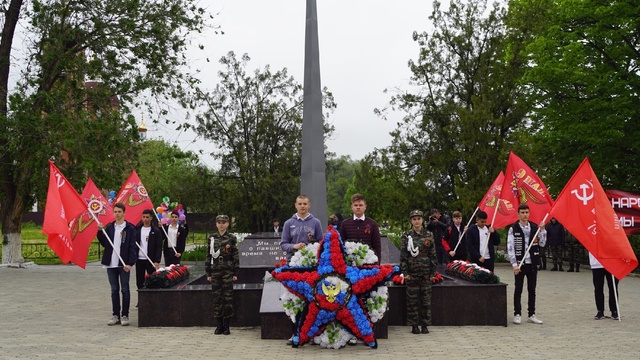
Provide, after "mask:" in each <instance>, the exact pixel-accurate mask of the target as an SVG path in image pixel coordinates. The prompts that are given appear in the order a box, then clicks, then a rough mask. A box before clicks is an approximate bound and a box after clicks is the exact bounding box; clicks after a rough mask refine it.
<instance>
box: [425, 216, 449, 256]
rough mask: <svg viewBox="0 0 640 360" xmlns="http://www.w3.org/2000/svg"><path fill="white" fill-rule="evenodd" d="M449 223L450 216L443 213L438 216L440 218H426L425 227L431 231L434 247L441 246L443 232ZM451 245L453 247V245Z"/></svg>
mask: <svg viewBox="0 0 640 360" xmlns="http://www.w3.org/2000/svg"><path fill="white" fill-rule="evenodd" d="M449 225H451V218H450V217H448V216H447V215H444V214H442V215H441V216H440V220H437V221H431V219H430V218H428V221H426V226H425V227H426V228H427V230H429V231H431V232H432V233H433V236H434V238H435V242H436V249H440V248H442V239H443V238H444V232H445V231H446V230H447V228H448V227H449ZM453 247H455V245H454V246H453ZM452 249H453V248H452Z"/></svg>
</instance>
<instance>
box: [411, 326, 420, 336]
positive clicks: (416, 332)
mask: <svg viewBox="0 0 640 360" xmlns="http://www.w3.org/2000/svg"><path fill="white" fill-rule="evenodd" d="M411 333H412V334H420V328H419V327H418V326H413V327H412V328H411Z"/></svg>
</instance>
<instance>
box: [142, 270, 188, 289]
mask: <svg viewBox="0 0 640 360" xmlns="http://www.w3.org/2000/svg"><path fill="white" fill-rule="evenodd" d="M187 278H189V268H188V267H186V266H184V265H173V264H172V265H169V266H167V267H164V268H159V269H158V270H156V271H155V272H153V273H152V274H146V275H145V276H144V287H145V288H148V289H164V288H168V287H172V286H173V285H176V284H178V283H179V282H181V281H182V280H185V279H187Z"/></svg>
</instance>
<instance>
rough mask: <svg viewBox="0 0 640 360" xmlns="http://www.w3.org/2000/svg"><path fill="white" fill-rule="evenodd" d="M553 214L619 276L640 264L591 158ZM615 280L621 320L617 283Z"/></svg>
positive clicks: (563, 195) (563, 193)
mask: <svg viewBox="0 0 640 360" xmlns="http://www.w3.org/2000/svg"><path fill="white" fill-rule="evenodd" d="M549 214H550V215H551V216H552V217H555V218H556V219H557V220H558V221H559V222H561V223H562V224H565V228H566V229H567V230H568V231H569V232H570V233H571V234H572V235H573V236H575V238H576V239H578V241H580V242H581V243H582V245H584V247H585V248H586V249H587V250H588V251H589V252H590V253H591V254H592V255H593V256H594V257H595V258H596V259H597V260H598V262H599V263H600V264H601V265H602V266H603V267H604V268H605V269H606V270H607V271H608V272H609V273H611V274H612V275H613V276H615V277H616V278H617V279H619V280H621V279H622V278H624V277H625V276H627V275H628V274H629V273H630V272H631V271H633V269H635V268H636V267H637V266H638V259H637V258H636V255H635V253H634V252H633V248H632V247H631V244H630V243H629V239H628V238H627V236H626V234H625V232H624V229H623V228H622V226H621V224H620V220H619V218H618V216H617V215H616V213H615V211H614V210H613V208H612V206H611V202H610V201H609V199H608V198H607V195H606V193H605V191H604V189H603V188H602V185H600V182H599V181H598V178H597V177H596V175H595V173H594V172H593V169H592V168H591V164H589V159H588V158H585V159H584V160H583V161H582V164H580V166H579V167H578V169H577V170H576V172H575V173H574V174H573V176H572V177H571V179H570V180H569V182H568V183H567V185H565V187H564V189H562V192H561V193H560V195H558V198H557V199H556V202H555V204H554V206H553V207H552V208H551V210H550V211H549ZM612 283H613V284H612V285H613V286H614V291H613V292H614V295H615V298H616V306H617V310H618V312H617V315H618V320H620V318H621V317H620V305H619V302H618V296H617V290H615V283H616V282H615V281H613V282H612Z"/></svg>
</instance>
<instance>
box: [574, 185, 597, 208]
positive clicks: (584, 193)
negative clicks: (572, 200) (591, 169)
mask: <svg viewBox="0 0 640 360" xmlns="http://www.w3.org/2000/svg"><path fill="white" fill-rule="evenodd" d="M589 188H591V194H588V195H587V189H589ZM580 189H582V195H579V194H578V190H577V189H573V190H571V193H572V194H573V195H575V196H576V198H578V200H580V201H582V205H587V202H588V201H589V200H591V199H593V184H591V182H589V184H580Z"/></svg>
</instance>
